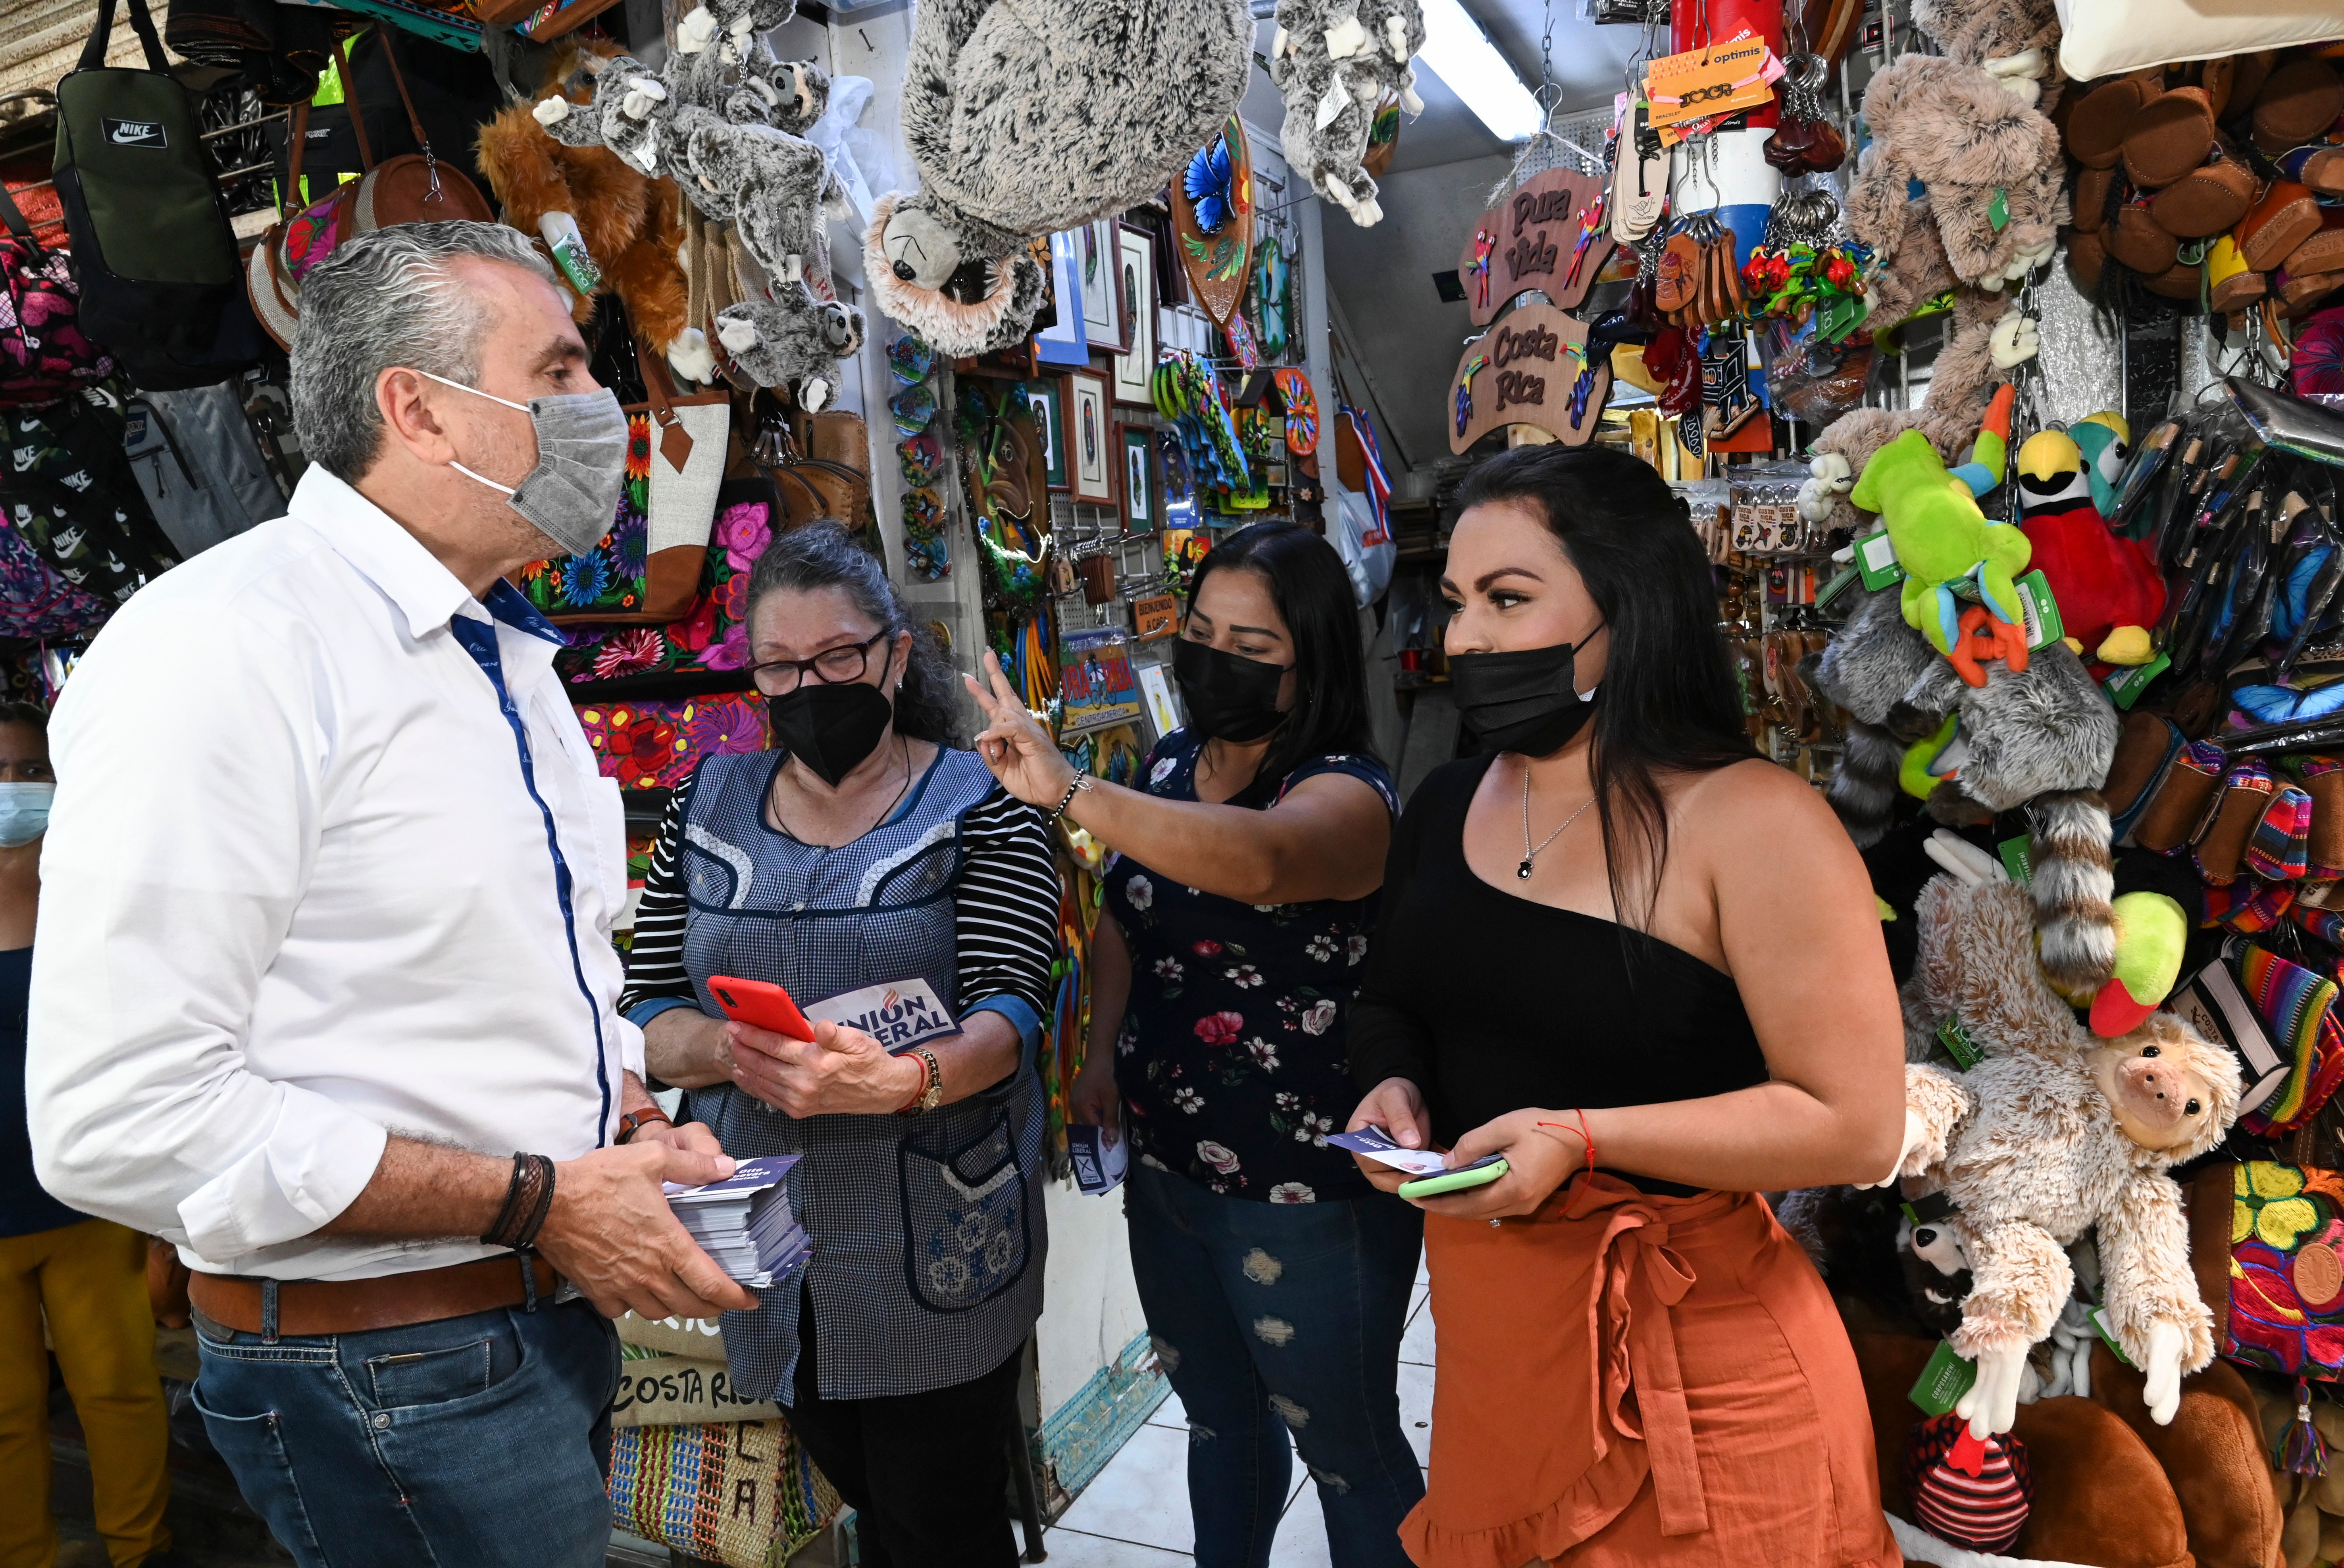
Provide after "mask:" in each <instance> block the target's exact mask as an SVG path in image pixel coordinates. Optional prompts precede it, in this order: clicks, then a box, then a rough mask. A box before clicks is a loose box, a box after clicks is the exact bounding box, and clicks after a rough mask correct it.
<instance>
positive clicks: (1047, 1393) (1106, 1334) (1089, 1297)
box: [1035, 1181, 1147, 1415]
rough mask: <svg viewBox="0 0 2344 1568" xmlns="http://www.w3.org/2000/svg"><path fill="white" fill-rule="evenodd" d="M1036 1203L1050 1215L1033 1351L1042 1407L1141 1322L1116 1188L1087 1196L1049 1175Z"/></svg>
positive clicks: (1074, 1385) (1077, 1386)
mask: <svg viewBox="0 0 2344 1568" xmlns="http://www.w3.org/2000/svg"><path fill="white" fill-rule="evenodd" d="M1042 1208H1043V1211H1044V1212H1045V1213H1046V1215H1047V1216H1048V1217H1049V1221H1050V1263H1049V1269H1048V1271H1047V1272H1046V1275H1045V1277H1044V1278H1045V1283H1044V1287H1043V1302H1042V1322H1041V1323H1040V1324H1039V1325H1038V1326H1037V1327H1036V1330H1035V1338H1036V1342H1037V1344H1038V1346H1039V1349H1040V1352H1041V1375H1040V1380H1039V1381H1040V1385H1041V1396H1042V1412H1043V1413H1044V1414H1045V1415H1047V1414H1048V1413H1049V1412H1052V1411H1055V1410H1056V1409H1057V1408H1058V1407H1059V1406H1060V1405H1062V1404H1064V1403H1066V1401H1067V1400H1069V1399H1071V1398H1072V1397H1074V1395H1075V1394H1076V1393H1077V1392H1080V1391H1081V1389H1082V1386H1083V1385H1084V1384H1085V1383H1086V1382H1089V1381H1090V1379H1091V1375H1092V1374H1093V1373H1095V1372H1097V1371H1098V1370H1099V1369H1100V1368H1102V1367H1104V1366H1106V1365H1107V1364H1108V1363H1109V1362H1113V1361H1114V1360H1115V1358H1116V1352H1118V1351H1120V1350H1122V1349H1123V1347H1124V1346H1126V1345H1127V1344H1129V1343H1130V1342H1131V1341H1132V1336H1133V1335H1135V1334H1138V1333H1142V1332H1146V1330H1147V1322H1146V1321H1145V1320H1144V1319H1142V1318H1141V1316H1140V1314H1139V1292H1138V1290H1137V1287H1136V1286H1134V1285H1133V1284H1132V1282H1131V1249H1130V1246H1129V1245H1128V1243H1127V1241H1126V1239H1125V1232H1124V1228H1123V1192H1122V1190H1121V1189H1120V1188H1118V1189H1117V1190H1116V1191H1112V1192H1109V1193H1107V1194H1106V1195H1105V1196H1104V1197H1098V1198H1092V1197H1087V1196H1086V1195H1085V1194H1084V1193H1083V1192H1082V1191H1080V1190H1079V1189H1077V1188H1076V1186H1075V1184H1074V1182H1073V1181H1053V1182H1051V1183H1049V1186H1048V1189H1047V1190H1046V1192H1045V1193H1044V1195H1043V1203H1042Z"/></svg>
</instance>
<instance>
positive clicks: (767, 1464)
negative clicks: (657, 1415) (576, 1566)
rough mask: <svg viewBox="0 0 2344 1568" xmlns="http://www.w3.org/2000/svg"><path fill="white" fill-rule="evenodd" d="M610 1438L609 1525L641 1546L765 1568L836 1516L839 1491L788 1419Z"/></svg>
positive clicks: (639, 1429)
mask: <svg viewBox="0 0 2344 1568" xmlns="http://www.w3.org/2000/svg"><path fill="white" fill-rule="evenodd" d="M839 1508H840V1503H839V1500H838V1493H836V1492H835V1491H834V1490H833V1489H832V1487H831V1484H830V1483H829V1482H828V1481H826V1480H824V1479H823V1474H822V1473H821V1472H820V1471H818V1470H816V1469H815V1468H814V1467H813V1460H811V1459H809V1458H807V1457H806V1453H805V1450H804V1449H803V1447H801V1446H800V1445H799V1442H798V1440H797V1437H796V1434H795V1433H793V1432H791V1431H790V1423H789V1422H786V1421H744V1422H722V1423H712V1424H710V1425H707V1426H622V1427H620V1428H618V1429H617V1430H616V1431H614V1432H612V1433H611V1523H614V1524H616V1525H617V1526H618V1527H619V1528H620V1529H621V1530H625V1531H628V1532H631V1533H633V1534H636V1535H640V1536H642V1538H643V1539H644V1540H646V1541H657V1542H660V1543H663V1544H665V1545H668V1546H672V1547H673V1548H675V1549H676V1550H677V1551H679V1552H682V1553H689V1554H691V1555H692V1556H694V1557H703V1558H706V1559H708V1560H709V1561H711V1562H715V1563H725V1564H726V1565H727V1568H763V1564H764V1563H766V1562H768V1561H769V1560H770V1561H773V1562H779V1561H780V1560H781V1559H782V1558H783V1557H786V1556H787V1555H788V1554H789V1553H792V1552H794V1551H796V1550H797V1549H798V1547H800V1546H802V1545H803V1544H804V1543H806V1542H808V1541H811V1540H813V1538H814V1537H815V1536H816V1535H818V1534H820V1533H822V1532H823V1530H825V1529H827V1528H828V1527H829V1525H830V1523H831V1521H832V1520H834V1519H835V1518H836V1517H837V1516H838V1512H839ZM776 1543H778V1544H779V1545H780V1551H779V1552H775V1551H774V1547H775V1545H776Z"/></svg>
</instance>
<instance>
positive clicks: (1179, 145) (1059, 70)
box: [864, 0, 1413, 355]
mask: <svg viewBox="0 0 2344 1568" xmlns="http://www.w3.org/2000/svg"><path fill="white" fill-rule="evenodd" d="M1410 14H1411V15H1413V7H1412V6H1411V7H1410ZM1253 32H1254V28H1253V16H1252V13H1251V12H1250V10H1248V7H1247V5H1245V3H1244V0H1162V3H1158V4H1147V5H1139V4H1133V3H1132V0H1069V3H1067V4H1065V5H1058V6H1056V7H1053V8H1052V9H1050V10H1049V11H1048V12H1047V13H1042V12H1038V11H1036V10H1034V9H1032V8H1030V7H1028V6H1025V5H1014V4H1010V3H1009V0H925V3H924V4H923V5H920V6H919V8H918V10H917V11H916V12H915V13H914V18H913V23H912V42H911V52H910V58H909V60H908V62H907V65H906V68H905V71H904V92H903V122H904V142H905V144H906V145H907V146H909V147H910V149H911V155H912V163H913V166H914V168H915V169H916V170H917V171H918V174H919V177H920V188H919V190H918V192H917V193H916V194H913V195H904V194H901V193H897V194H894V195H891V196H885V197H883V198H882V199H881V200H880V201H879V202H878V203H877V204H876V206H875V207H874V212H873V216H872V221H871V226H870V229H869V231H868V232H867V233H866V234H865V236H864V263H865V271H866V276H868V278H869V280H870V284H871V287H872V291H873V292H874V294H875V295H876V296H877V297H878V300H879V304H880V307H882V308H883V309H884V310H885V311H886V313H887V314H888V315H889V316H891V317H894V319H895V320H897V321H899V322H902V323H903V324H904V326H905V327H909V328H911V329H912V330H913V331H914V332H917V333H918V334H919V335H920V337H922V338H924V339H925V340H926V341H927V342H929V343H932V344H934V345H935V347H936V348H937V349H938V350H940V351H941V352H944V353H946V354H953V355H971V354H981V353H985V352H987V351H989V350H991V349H994V348H998V347H1005V346H1006V345H1008V344H1010V343H1014V342H1015V341H1017V340H1018V339H1020V338H1022V337H1025V335H1026V332H1027V330H1028V329H1029V327H1031V326H1032V323H1033V319H1034V313H1035V311H1036V308H1038V307H1039V305H1040V302H1041V298H1042V294H1043V287H1044V279H1043V276H1042V269H1041V266H1040V265H1039V264H1038V263H1036V261H1035V260H1034V259H1033V258H1032V256H1031V255H1030V253H1029V242H1030V241H1032V240H1034V239H1036V238H1038V237H1040V236H1046V235H1049V234H1053V233H1056V232H1057V231H1059V230H1062V229H1068V228H1073V227H1076V226H1079V225H1081V224H1085V223H1088V222H1089V221H1091V220H1092V219H1094V218H1098V217H1106V216H1114V215H1116V214H1118V213H1120V212H1122V211H1123V210H1124V209H1125V208H1127V207H1128V206H1132V205H1134V204H1135V203H1137V202H1140V201H1144V200H1146V199H1147V197H1149V196H1154V195H1155V194H1156V193H1157V191H1159V190H1161V189H1162V188H1163V187H1164V186H1165V184H1166V182H1167V181H1168V180H1169V179H1171V178H1172V176H1174V175H1175V174H1177V172H1178V171H1179V170H1180V169H1181V168H1182V166H1185V165H1186V163H1187V159H1188V158H1189V156H1190V155H1192V154H1193V153H1195V152H1196V150H1197V148H1198V147H1199V146H1203V145H1204V144H1205V143H1206V142H1207V141H1209V140H1210V139H1211V138H1212V136H1213V133H1214V132H1215V131H1216V130H1217V129H1218V128H1219V126H1220V125H1221V123H1222V122H1223V121H1224V120H1226V119H1227V118H1228V116H1229V114H1230V112H1231V111H1232V110H1233V109H1235V108H1236V107H1237V105H1238V99H1239V98H1240V97H1241V96H1242V95H1244V93H1245V85H1246V77H1247V75H1248V72H1249V71H1250V70H1251V69H1252V64H1253Z"/></svg>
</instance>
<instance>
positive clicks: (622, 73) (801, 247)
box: [535, 0, 863, 410]
mask: <svg viewBox="0 0 2344 1568" xmlns="http://www.w3.org/2000/svg"><path fill="white" fill-rule="evenodd" d="M793 8H794V7H793V5H792V4H787V3H784V4H779V5H776V4H774V0H718V4H717V5H716V6H715V7H714V8H713V9H711V8H709V7H706V6H702V7H701V8H699V9H696V10H694V11H693V12H692V14H691V15H688V16H687V17H686V18H685V19H684V23H683V24H682V25H681V26H679V28H678V32H679V40H678V46H677V55H676V57H675V58H674V59H673V60H672V62H671V63H670V65H669V67H668V68H667V69H666V70H665V71H664V72H653V71H651V70H649V69H647V68H646V67H645V66H644V65H642V63H641V62H640V61H638V60H635V59H633V58H631V56H627V55H620V56H617V57H615V58H612V59H609V60H607V61H604V62H603V63H602V65H601V75H600V79H599V80H598V81H597V82H596V84H595V89H594V95H593V99H592V102H591V104H588V105H585V106H577V105H574V104H573V103H572V102H571V100H570V99H567V98H563V97H559V96H556V97H550V98H546V99H543V100H541V101H540V102H539V104H538V105H537V106H536V109H535V115H536V118H537V120H538V122H539V124H541V126H544V127H545V129H546V131H547V132H548V133H549V134H550V135H551V136H552V137H553V139H554V140H555V141H557V142H561V143H563V144H565V145H567V146H603V147H607V148H608V149H610V151H611V152H612V153H614V154H616V155H617V156H619V157H620V158H621V159H623V160H624V161H625V162H626V163H628V164H629V165H631V166H633V167H635V168H637V169H640V170H642V172H643V173H645V174H646V175H652V174H658V175H663V176H669V177H672V179H673V180H674V181H675V183H676V185H677V186H679V187H681V189H682V193H683V195H684V196H685V197H686V198H687V199H688V200H690V201H691V203H692V206H694V207H695V208H696V209H698V210H699V211H700V212H701V214H702V216H706V217H708V218H709V219H711V220H712V221H715V222H719V223H730V224H732V226H734V227H735V229H736V230H737V231H738V233H739V235H740V238H741V244H742V248H743V250H745V251H746V252H747V253H748V255H749V256H750V257H751V258H753V260H754V261H755V262H756V264H757V266H759V268H761V269H762V270H763V272H764V274H765V276H766V278H767V280H768V282H767V297H766V298H764V299H752V300H745V301H743V302H741V303H739V304H736V305H732V306H728V307H725V308H724V309H723V310H722V311H719V312H718V313H717V316H716V318H715V319H714V320H713V321H712V322H711V323H709V326H710V327H712V328H713V329H714V330H715V333H716V337H717V340H718V342H719V343H721V344H722V346H723V347H724V349H725V350H726V352H727V353H728V354H729V355H730V356H731V357H732V362H733V364H734V365H735V366H737V367H739V369H740V370H741V371H742V372H743V373H744V374H746V375H747V376H748V377H751V378H752V379H753V380H754V381H756V382H758V383H759V384H760V385H762V386H767V387H779V386H783V385H793V386H795V387H796V388H797V395H798V402H799V404H800V406H801V407H805V408H807V409H809V410H812V409H817V408H820V407H822V406H823V404H824V403H825V402H827V401H828V398H829V392H830V383H831V378H832V377H833V376H834V374H835V372H834V369H832V367H833V366H834V363H835V362H836V361H837V360H840V359H844V358H847V357H851V356H852V355H854V352H855V351H856V350H857V349H858V348H860V347H862V342H863V313H862V312H861V311H860V310H857V309H855V308H854V307H851V306H846V305H842V304H840V303H838V302H837V301H836V300H834V299H831V298H828V297H827V295H828V293H829V288H828V279H827V277H826V276H823V274H822V272H821V265H820V263H821V254H820V246H821V240H822V223H823V216H824V215H825V213H827V214H829V215H831V216H837V215H840V214H843V213H844V190H843V188H842V187H841V186H840V185H839V183H838V180H837V178H836V176H834V175H833V174H832V173H831V172H830V168H829V165H828V163H827V161H826V160H825V159H824V158H823V154H822V151H821V149H820V148H818V147H816V146H813V144H812V143H810V142H808V141H806V140H805V139H804V138H803V137H802V136H799V135H797V134H796V133H797V132H798V131H801V130H803V129H805V128H806V127H807V126H810V125H812V124H813V120H815V119H816V118H819V117H820V116H821V113H822V106H823V105H824V104H826V103H827V102H828V98H829V87H830V83H829V78H828V77H827V76H826V75H823V73H822V72H821V70H820V69H819V68H818V67H815V66H813V65H811V64H809V63H804V62H798V63H792V64H787V65H784V64H783V63H782V62H779V61H777V60H775V59H774V58H773V54H772V51H771V50H769V49H768V48H766V46H765V45H764V43H763V38H762V37H761V36H759V34H760V33H761V32H762V31H763V30H764V29H767V28H770V27H773V26H778V25H780V24H781V23H782V22H783V21H786V20H788V18H789V16H790V15H791V14H792V12H793ZM687 45H689V46H687ZM810 262H811V263H813V266H814V270H813V272H809V270H808V266H809V263H810ZM817 282H819V284H820V285H821V286H820V287H819V288H817V287H816V286H815V285H816V283H817Z"/></svg>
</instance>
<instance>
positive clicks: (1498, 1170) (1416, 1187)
mask: <svg viewBox="0 0 2344 1568" xmlns="http://www.w3.org/2000/svg"><path fill="white" fill-rule="evenodd" d="M1511 1169H1512V1167H1511V1166H1510V1165H1508V1164H1507V1163H1506V1157H1505V1156H1504V1155H1502V1154H1491V1155H1488V1156H1486V1157H1485V1158H1482V1159H1480V1160H1476V1161H1473V1163H1472V1164H1470V1165H1460V1166H1459V1167H1458V1168H1457V1169H1456V1170H1454V1171H1442V1172H1441V1173H1440V1175H1438V1176H1420V1177H1418V1178H1417V1179H1416V1180H1415V1181H1403V1182H1401V1183H1400V1184H1399V1195H1400V1196H1401V1197H1403V1198H1438V1197H1440V1195H1441V1194H1442V1193H1443V1192H1462V1191H1465V1190H1466V1189H1467V1188H1469V1187H1486V1186H1488V1185H1489V1184H1490V1182H1492V1181H1496V1180H1497V1179H1498V1178H1499V1177H1500V1176H1503V1175H1504V1174H1505V1173H1506V1172H1507V1171H1510V1170H1511Z"/></svg>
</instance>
